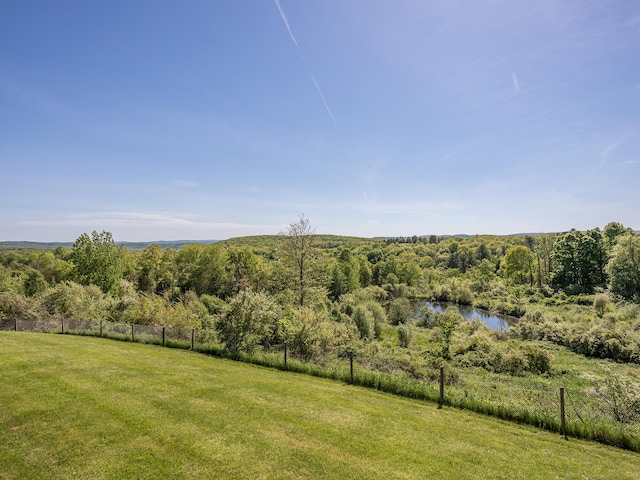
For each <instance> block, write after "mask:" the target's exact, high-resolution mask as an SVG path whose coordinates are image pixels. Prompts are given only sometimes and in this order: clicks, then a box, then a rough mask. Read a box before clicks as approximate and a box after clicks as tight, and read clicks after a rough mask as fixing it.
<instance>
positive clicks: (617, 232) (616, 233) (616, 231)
mask: <svg viewBox="0 0 640 480" xmlns="http://www.w3.org/2000/svg"><path fill="white" fill-rule="evenodd" d="M625 233H626V229H625V228H624V225H622V224H621V223H619V222H609V223H607V225H606V226H605V227H604V230H603V231H602V235H603V237H604V242H605V247H606V248H607V250H609V251H611V249H612V248H613V247H614V246H615V244H616V241H617V239H618V237H620V236H622V235H624V234H625Z"/></svg>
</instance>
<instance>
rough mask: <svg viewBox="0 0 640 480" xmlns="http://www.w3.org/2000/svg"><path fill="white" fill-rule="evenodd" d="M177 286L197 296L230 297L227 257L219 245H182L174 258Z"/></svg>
mask: <svg viewBox="0 0 640 480" xmlns="http://www.w3.org/2000/svg"><path fill="white" fill-rule="evenodd" d="M176 263H177V269H178V272H179V273H178V275H179V286H180V289H181V290H182V291H183V292H187V291H189V290H193V291H194V292H196V293H197V294H198V295H203V294H207V295H215V296H217V297H220V298H223V299H224V298H227V297H229V296H231V290H232V289H231V285H230V281H229V277H228V274H227V273H228V268H227V265H228V257H227V254H226V251H225V250H224V248H222V247H221V246H219V245H216V244H213V245H197V244H190V245H184V246H183V247H182V248H181V249H180V250H179V251H178V255H177V258H176Z"/></svg>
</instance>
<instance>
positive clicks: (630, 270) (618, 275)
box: [607, 233, 640, 299]
mask: <svg viewBox="0 0 640 480" xmlns="http://www.w3.org/2000/svg"><path fill="white" fill-rule="evenodd" d="M607 273H608V275H609V279H610V282H611V290H613V292H614V293H616V294H618V295H621V296H622V297H624V298H627V299H634V298H635V299H640V236H639V235H636V234H635V233H628V234H626V235H623V236H619V237H617V242H616V245H615V246H614V247H613V250H612V251H611V260H609V263H608V265H607Z"/></svg>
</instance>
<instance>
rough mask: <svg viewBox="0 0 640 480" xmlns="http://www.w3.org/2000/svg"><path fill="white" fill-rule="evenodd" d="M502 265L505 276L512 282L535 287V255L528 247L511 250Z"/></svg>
mask: <svg viewBox="0 0 640 480" xmlns="http://www.w3.org/2000/svg"><path fill="white" fill-rule="evenodd" d="M502 265H503V267H502V268H503V269H504V274H505V276H506V277H507V278H509V279H510V280H511V281H513V282H515V283H519V284H523V283H529V284H531V285H533V254H532V253H531V250H529V249H528V248H527V247H524V246H517V247H513V248H510V249H509V250H508V251H507V254H506V255H505V256H504V261H503V264H502Z"/></svg>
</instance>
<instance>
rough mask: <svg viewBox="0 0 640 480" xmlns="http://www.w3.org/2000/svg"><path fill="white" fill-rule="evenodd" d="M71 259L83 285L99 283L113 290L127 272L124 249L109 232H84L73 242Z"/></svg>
mask: <svg viewBox="0 0 640 480" xmlns="http://www.w3.org/2000/svg"><path fill="white" fill-rule="evenodd" d="M70 257H71V260H72V261H73V264H74V265H75V279H76V281H77V282H78V283H80V284H82V285H97V286H98V287H99V288H100V289H101V290H102V291H103V292H105V293H106V292H111V291H113V290H114V289H115V288H116V287H117V285H118V283H119V281H120V279H121V278H122V276H123V274H124V272H125V262H124V249H123V248H121V247H117V246H116V245H115V243H114V241H113V237H112V236H111V233H109V232H105V231H103V232H101V233H98V232H95V231H94V232H92V233H91V236H89V235H87V234H86V233H83V234H82V235H80V237H78V239H77V240H76V241H75V243H74V244H73V248H72V249H71V256H70Z"/></svg>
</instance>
